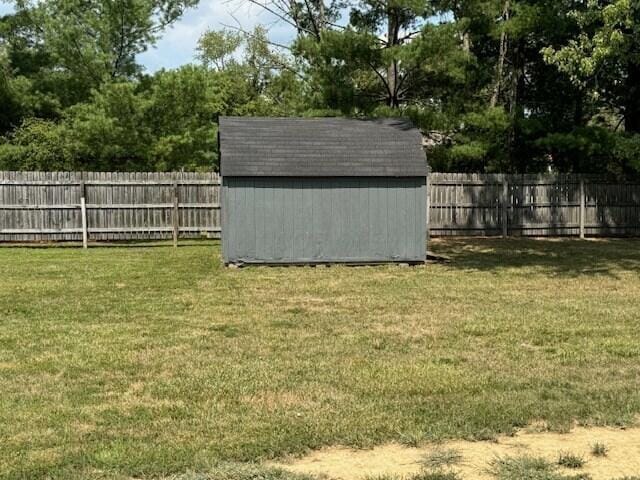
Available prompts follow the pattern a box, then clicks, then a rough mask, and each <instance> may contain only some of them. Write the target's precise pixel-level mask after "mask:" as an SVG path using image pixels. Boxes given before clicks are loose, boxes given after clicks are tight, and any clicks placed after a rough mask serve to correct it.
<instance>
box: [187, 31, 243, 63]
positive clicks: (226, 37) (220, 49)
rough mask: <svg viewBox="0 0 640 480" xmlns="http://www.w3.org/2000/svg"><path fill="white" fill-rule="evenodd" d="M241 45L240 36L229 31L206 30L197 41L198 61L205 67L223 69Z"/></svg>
mask: <svg viewBox="0 0 640 480" xmlns="http://www.w3.org/2000/svg"><path fill="white" fill-rule="evenodd" d="M241 43H242V36H241V35H240V34H239V33H238V32H234V31H231V30H227V29H223V30H207V31H206V32H205V33H204V34H203V35H202V36H201V37H200V39H199V40H198V47H197V52H198V60H200V63H202V64H203V65H204V66H205V67H208V68H209V67H215V68H217V69H218V70H224V68H225V67H226V66H227V65H228V64H229V62H230V61H232V58H233V57H232V56H233V54H234V53H235V52H236V50H238V47H240V45H241Z"/></svg>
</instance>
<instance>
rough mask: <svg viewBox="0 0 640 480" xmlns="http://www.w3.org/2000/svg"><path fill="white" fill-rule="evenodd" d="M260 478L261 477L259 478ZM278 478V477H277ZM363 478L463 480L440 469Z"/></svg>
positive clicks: (369, 479) (381, 479) (379, 479)
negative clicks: (406, 474) (411, 473)
mask: <svg viewBox="0 0 640 480" xmlns="http://www.w3.org/2000/svg"><path fill="white" fill-rule="evenodd" d="M260 480H262V478H260ZM268 480H270V479H268ZM278 480H279V479H278ZM365 480H463V479H462V478H461V477H460V475H458V474H457V473H456V472H443V471H441V470H438V471H433V472H428V471H424V472H420V473H416V474H413V475H409V476H402V475H377V476H373V477H371V476H367V477H365Z"/></svg>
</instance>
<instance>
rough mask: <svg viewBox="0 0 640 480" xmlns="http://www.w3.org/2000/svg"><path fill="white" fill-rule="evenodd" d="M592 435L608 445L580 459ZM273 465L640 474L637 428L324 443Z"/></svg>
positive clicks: (480, 477) (338, 475)
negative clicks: (409, 442)
mask: <svg viewBox="0 0 640 480" xmlns="http://www.w3.org/2000/svg"><path fill="white" fill-rule="evenodd" d="M594 439H600V441H601V442H603V441H604V442H606V444H607V445H610V446H611V453H610V455H607V456H606V457H598V458H593V457H592V458H591V459H590V460H589V461H588V462H587V461H585V458H586V455H587V454H588V452H589V451H590V449H591V446H592V444H593V442H594ZM273 465H274V466H277V467H281V468H284V469H287V470H289V471H291V472H294V473H303V474H310V475H314V476H319V477H321V476H326V477H328V478H330V479H336V480H338V479H339V480H365V479H367V478H376V477H380V478H384V477H388V478H414V477H416V478H419V477H420V475H421V474H422V473H424V472H425V471H427V472H432V473H433V472H436V473H437V472H445V473H447V472H453V473H454V474H456V475H458V476H459V477H460V478H462V479H464V480H493V479H496V478H497V479H498V480H520V479H531V480H569V479H571V478H577V477H575V476H576V475H581V477H580V478H590V479H592V480H614V479H620V478H625V477H628V478H631V477H632V476H633V475H637V474H638V473H640V428H627V429H614V428H604V427H592V428H585V427H577V428H575V429H573V430H572V431H571V432H570V433H566V434H562V433H554V432H540V433H528V432H527V430H526V429H523V430H522V431H521V432H518V433H517V434H515V435H513V436H501V437H498V438H496V440H495V441H483V442H469V441H460V440H453V441H446V442H442V443H439V444H436V445H434V444H428V443H427V444H424V445H422V446H420V447H418V448H408V447H406V446H403V445H399V444H389V445H384V446H379V447H375V448H372V449H366V450H355V449H350V448H342V447H330V448H325V449H322V450H318V451H316V452H312V453H311V454H309V455H306V456H304V457H302V458H297V459H289V460H288V461H286V462H277V463H274V464H273Z"/></svg>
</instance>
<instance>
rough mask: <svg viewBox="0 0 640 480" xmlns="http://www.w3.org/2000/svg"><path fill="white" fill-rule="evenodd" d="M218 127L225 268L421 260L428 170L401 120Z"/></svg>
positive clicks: (270, 121) (415, 137) (251, 122)
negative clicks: (230, 265)
mask: <svg viewBox="0 0 640 480" xmlns="http://www.w3.org/2000/svg"><path fill="white" fill-rule="evenodd" d="M219 126H220V128H219V145H220V172H221V176H222V252H223V259H224V262H225V264H322V263H352V264H366V263H385V262H402V263H422V262H424V261H425V259H426V228H427V225H426V193H427V192H426V176H427V162H426V158H425V154H424V151H423V149H422V137H421V134H420V132H419V131H418V130H417V129H416V128H415V127H414V126H413V125H412V124H411V123H410V122H409V121H407V120H402V119H384V120H354V119H345V118H256V117H221V118H220V124H219Z"/></svg>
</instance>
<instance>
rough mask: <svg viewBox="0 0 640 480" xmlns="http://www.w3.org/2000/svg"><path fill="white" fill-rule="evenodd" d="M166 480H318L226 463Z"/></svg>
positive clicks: (247, 465)
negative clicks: (207, 470) (206, 470)
mask: <svg viewBox="0 0 640 480" xmlns="http://www.w3.org/2000/svg"><path fill="white" fill-rule="evenodd" d="M164 480H317V479H314V478H313V477H311V476H308V475H299V474H295V473H291V472H287V471H284V470H281V469H274V468H264V467H261V466H260V465H256V464H251V463H249V464H246V463H224V464H221V465H219V466H217V467H216V468H214V469H213V470H212V471H209V472H202V473H195V472H194V473H185V474H181V475H174V476H170V477H165V478H164Z"/></svg>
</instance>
